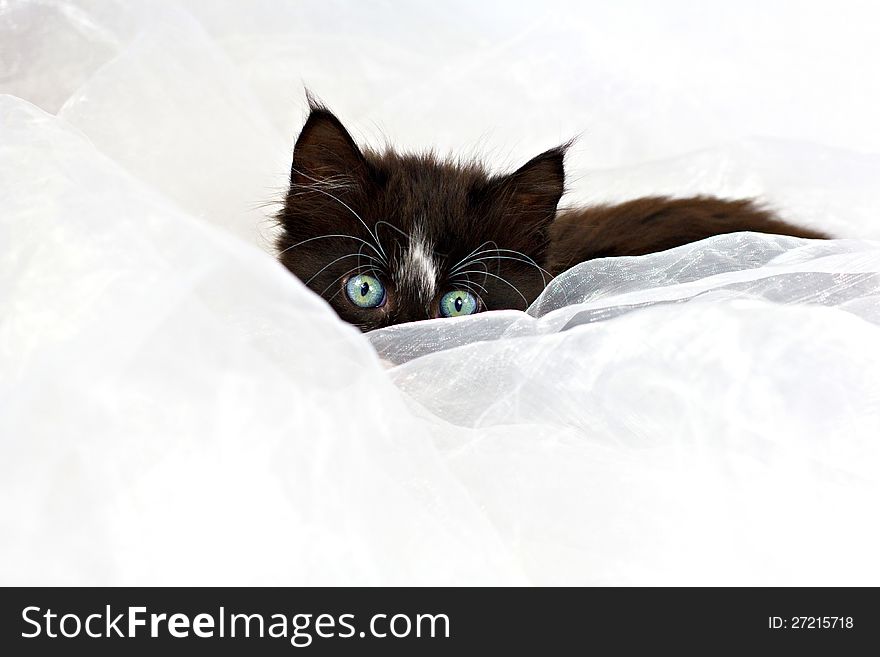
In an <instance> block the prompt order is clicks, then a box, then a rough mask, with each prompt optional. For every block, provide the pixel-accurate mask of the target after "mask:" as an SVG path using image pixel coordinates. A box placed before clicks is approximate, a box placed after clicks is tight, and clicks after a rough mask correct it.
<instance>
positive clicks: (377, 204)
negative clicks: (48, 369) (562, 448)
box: [277, 98, 824, 331]
mask: <svg viewBox="0 0 880 657" xmlns="http://www.w3.org/2000/svg"><path fill="white" fill-rule="evenodd" d="M309 101H310V110H311V111H310V114H309V118H308V120H307V121H306V124H305V126H303V129H302V132H301V133H300V135H299V138H298V139H297V142H296V146H295V147H294V153H293V163H292V166H291V173H290V189H289V191H288V193H287V196H286V198H285V202H284V207H283V209H282V210H281V212H280V213H279V215H278V220H279V222H280V225H281V227H282V228H283V230H282V233H281V235H280V237H279V238H278V242H277V247H278V252H279V254H278V257H279V259H280V260H281V262H282V263H283V264H284V265H285V266H286V267H287V268H288V269H289V270H290V271H291V272H293V273H294V274H295V275H296V276H298V277H299V278H300V279H301V280H302V281H303V282H305V283H306V285H308V286H309V287H310V288H311V289H312V290H314V291H315V292H316V293H317V294H319V295H321V296H322V297H323V298H324V299H326V300H327V301H328V302H329V303H330V304H331V305H332V307H333V308H334V309H335V310H336V312H337V313H338V314H339V316H340V317H341V318H342V319H344V320H346V321H348V322H350V323H352V324H354V325H355V326H358V327H359V328H360V329H361V330H363V331H369V330H372V329H376V328H380V327H383V326H389V325H391V324H398V323H401V322H410V321H415V320H420V319H429V318H433V317H437V316H439V302H440V299H441V297H442V296H443V294H445V293H446V292H449V291H452V290H466V291H469V292H471V293H472V294H473V295H474V297H475V298H476V299H477V300H478V304H479V306H478V307H479V310H496V309H502V308H515V309H520V310H524V309H526V308H527V307H528V306H529V304H530V303H531V302H532V301H534V299H535V298H536V297H537V296H538V294H540V292H541V290H543V289H544V287H545V285H546V284H547V283H548V282H549V280H550V278H552V276H553V275H556V274H558V273H560V272H562V271H564V270H565V269H567V268H569V267H571V266H573V265H575V264H578V263H579V262H583V261H585V260H589V259H591V258H599V257H607V256H620V255H641V254H645V253H651V252H654V251H660V250H664V249H668V248H672V247H674V246H679V245H681V244H686V243H688V242H693V241H696V240H700V239H703V238H706V237H710V236H712V235H718V234H721V233H731V232H736V231H744V230H750V231H757V232H765V233H782V234H787V235H796V236H800V237H811V238H820V237H824V235H822V234H821V233H818V232H815V231H811V230H805V229H800V228H797V227H795V226H792V225H790V224H788V223H785V222H783V221H781V220H779V219H777V218H776V217H774V216H773V215H772V214H771V213H769V212H768V211H766V210H763V209H761V208H759V207H757V206H756V205H754V204H753V203H751V202H750V201H744V200H742V201H725V200H721V199H717V198H711V197H697V198H689V199H670V198H664V197H649V198H641V199H636V200H634V201H630V202H628V203H623V204H620V205H613V206H598V207H592V208H584V209H579V210H567V211H562V212H560V213H559V215H558V216H557V212H556V211H557V205H558V203H559V199H560V197H561V196H562V194H563V191H564V184H565V172H564V167H563V159H564V155H565V148H566V147H565V146H559V147H557V148H551V149H550V150H548V151H546V152H544V153H541V154H540V155H538V156H536V157H535V158H533V159H532V160H530V161H529V162H527V163H525V164H524V165H523V166H522V167H520V168H519V169H517V170H516V171H514V172H513V173H510V174H507V175H495V176H493V175H490V174H489V173H488V172H487V171H486V170H485V169H484V168H483V167H482V166H480V165H479V164H476V163H469V164H468V163H465V164H462V163H454V162H449V161H442V160H439V159H437V158H436V157H434V156H432V155H430V154H426V155H407V154H399V153H396V152H394V151H393V150H390V149H389V150H386V151H385V152H381V153H379V152H374V151H370V150H362V149H360V148H359V147H358V146H357V144H355V142H354V140H353V139H352V138H351V136H350V135H349V133H348V132H347V131H346V129H345V128H344V127H343V125H342V124H341V123H340V122H339V120H338V119H337V118H336V117H335V116H334V115H333V114H332V113H331V112H329V111H328V110H327V109H326V108H325V107H323V106H321V105H320V104H319V103H317V102H315V101H314V100H313V99H311V98H310V99H309ZM554 219H555V221H554ZM357 274H369V275H371V276H375V277H376V278H378V279H379V280H380V281H381V282H382V284H383V285H384V287H385V290H386V300H385V302H384V303H383V304H382V305H381V306H379V307H376V308H360V307H358V306H356V305H355V304H353V303H352V302H351V301H350V300H349V299H348V296H347V294H346V291H345V286H346V282H347V281H348V280H349V278H350V277H352V276H355V275H357Z"/></svg>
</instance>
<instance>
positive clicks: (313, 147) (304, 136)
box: [290, 96, 367, 185]
mask: <svg viewBox="0 0 880 657" xmlns="http://www.w3.org/2000/svg"><path fill="white" fill-rule="evenodd" d="M309 109H310V113H309V118H308V120H307V121H306V124H305V125H304V126H303V129H302V131H301V132H300V135H299V138H298V139H297V140H296V146H294V149H293V163H292V165H291V169H290V181H291V183H294V184H301V185H308V184H309V183H322V182H329V181H332V180H334V179H337V180H339V179H342V180H344V179H346V178H353V179H356V180H359V179H360V178H362V177H363V176H364V172H365V170H366V167H367V165H366V161H365V160H364V156H363V155H362V154H361V151H360V149H359V148H358V147H357V144H355V143H354V139H352V138H351V135H349V134H348V131H347V130H346V129H345V128H344V127H343V125H342V123H341V122H340V121H339V119H337V118H336V116H335V115H334V114H333V113H331V112H330V111H329V110H328V109H327V108H326V107H324V106H323V105H320V104H319V103H318V102H317V101H316V100H314V99H313V98H312V97H311V96H309Z"/></svg>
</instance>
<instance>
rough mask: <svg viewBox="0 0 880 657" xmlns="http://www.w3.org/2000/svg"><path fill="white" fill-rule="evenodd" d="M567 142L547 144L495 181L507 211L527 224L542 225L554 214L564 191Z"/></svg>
mask: <svg viewBox="0 0 880 657" xmlns="http://www.w3.org/2000/svg"><path fill="white" fill-rule="evenodd" d="M567 148H568V144H564V145H562V146H557V147H556V148H551V149H550V150H548V151H545V152H543V153H541V154H540V155H538V156H537V157H534V158H532V159H531V160H529V161H528V162H526V163H525V164H524V165H523V166H521V167H520V168H519V169H517V170H516V171H514V172H513V173H512V174H510V175H509V176H505V177H504V178H502V179H501V180H500V181H499V183H500V184H499V187H498V192H499V197H498V198H499V199H500V200H501V201H502V202H503V203H505V205H506V209H507V212H508V213H511V214H514V215H517V221H520V222H522V221H525V222H527V223H528V224H531V227H534V228H537V227H543V226H544V225H545V224H547V223H549V222H550V221H552V220H553V218H554V217H555V216H556V206H557V204H558V203H559V199H560V198H562V193H563V192H564V191H565V167H564V159H565V151H566V149H567Z"/></svg>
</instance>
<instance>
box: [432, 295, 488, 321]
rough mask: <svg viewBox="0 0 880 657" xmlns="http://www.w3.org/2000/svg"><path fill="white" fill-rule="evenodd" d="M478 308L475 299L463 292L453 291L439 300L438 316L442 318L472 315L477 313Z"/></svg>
mask: <svg viewBox="0 0 880 657" xmlns="http://www.w3.org/2000/svg"><path fill="white" fill-rule="evenodd" d="M478 307H479V304H478V303H477V299H476V297H475V296H474V295H473V294H471V293H470V292H466V291H464V290H453V291H452V292H447V293H446V294H444V295H443V296H442V297H441V298H440V315H441V316H442V317H460V316H461V315H473V314H474V313H475V312H477V308H478Z"/></svg>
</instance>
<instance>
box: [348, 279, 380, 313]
mask: <svg viewBox="0 0 880 657" xmlns="http://www.w3.org/2000/svg"><path fill="white" fill-rule="evenodd" d="M345 293H346V294H347V295H348V299H349V301H351V302H352V303H353V304H354V305H356V306H357V307H358V308H378V307H379V306H382V305H384V304H385V286H384V285H382V283H380V282H379V279H378V278H376V277H375V276H370V275H369V274H358V275H357V276H352V277H351V278H349V279H348V282H347V283H346V284H345Z"/></svg>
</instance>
